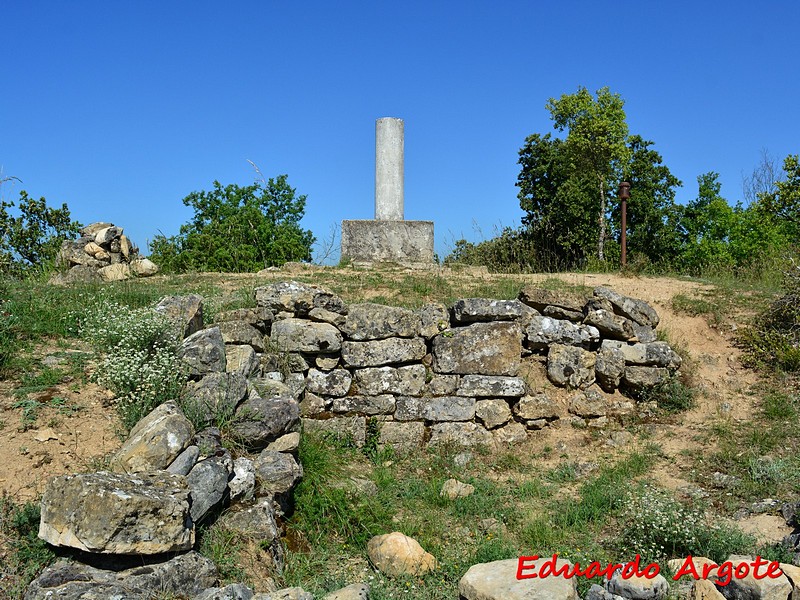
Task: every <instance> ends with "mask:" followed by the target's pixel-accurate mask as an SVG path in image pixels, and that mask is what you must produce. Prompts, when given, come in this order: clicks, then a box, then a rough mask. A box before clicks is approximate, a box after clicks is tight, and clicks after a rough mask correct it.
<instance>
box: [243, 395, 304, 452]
mask: <svg viewBox="0 0 800 600" xmlns="http://www.w3.org/2000/svg"><path fill="white" fill-rule="evenodd" d="M236 416H237V419H236V421H235V422H234V423H233V424H232V425H231V426H230V428H229V429H230V435H231V437H232V438H233V439H235V440H237V441H239V442H240V443H242V444H244V445H245V446H247V447H249V448H254V449H258V448H264V447H265V446H266V445H267V444H269V443H270V442H272V441H274V440H276V439H277V438H279V437H280V436H282V435H283V434H284V433H286V432H287V431H288V430H289V429H290V428H291V427H293V426H294V425H295V423H297V420H298V419H299V418H300V406H299V404H298V403H297V401H296V400H295V399H294V398H292V397H287V396H278V397H276V398H260V397H254V398H248V399H247V400H245V401H244V402H242V403H241V404H240V405H239V407H238V408H237V409H236Z"/></svg>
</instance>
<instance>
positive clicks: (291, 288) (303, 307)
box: [255, 281, 347, 316]
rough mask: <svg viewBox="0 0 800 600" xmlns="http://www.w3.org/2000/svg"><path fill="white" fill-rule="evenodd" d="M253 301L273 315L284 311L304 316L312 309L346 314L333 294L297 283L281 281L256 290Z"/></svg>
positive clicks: (340, 302) (344, 307) (340, 301)
mask: <svg viewBox="0 0 800 600" xmlns="http://www.w3.org/2000/svg"><path fill="white" fill-rule="evenodd" d="M255 299H256V303H257V304H258V306H263V307H266V308H268V309H270V310H271V311H272V312H274V313H278V312H283V311H286V312H293V313H296V314H297V315H299V316H306V315H308V313H309V312H310V311H311V310H313V309H314V308H324V309H325V310H328V311H331V312H335V313H340V314H346V313H347V306H346V305H345V303H344V301H343V300H342V299H341V298H340V297H339V296H337V295H336V294H334V293H333V292H331V291H329V290H327V289H325V288H323V287H320V286H317V285H309V284H306V283H299V282H297V281H281V282H278V283H272V284H270V285H267V286H264V287H260V288H256V289H255Z"/></svg>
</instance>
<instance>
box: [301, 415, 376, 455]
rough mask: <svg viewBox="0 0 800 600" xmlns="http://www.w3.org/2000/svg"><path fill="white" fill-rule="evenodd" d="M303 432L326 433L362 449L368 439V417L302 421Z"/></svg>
mask: <svg viewBox="0 0 800 600" xmlns="http://www.w3.org/2000/svg"><path fill="white" fill-rule="evenodd" d="M302 422H303V431H308V432H316V433H324V434H326V435H331V436H334V437H336V438H339V439H348V441H352V442H353V443H354V444H355V445H356V446H358V447H359V448H361V447H362V446H363V445H364V442H365V441H366V439H367V419H366V417H359V416H355V417H335V418H333V419H302Z"/></svg>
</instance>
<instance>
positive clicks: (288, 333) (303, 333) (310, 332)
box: [270, 318, 342, 354]
mask: <svg viewBox="0 0 800 600" xmlns="http://www.w3.org/2000/svg"><path fill="white" fill-rule="evenodd" d="M270 341H271V342H272V345H273V346H274V347H276V348H278V349H279V350H281V351H285V352H307V353H309V354H318V353H326V352H338V351H339V350H340V349H341V347H342V334H341V333H340V332H339V330H338V329H336V327H334V326H333V325H330V324H329V323H315V322H314V321H307V320H304V319H293V318H292V319H283V320H282V321H276V322H275V323H273V324H272V333H271V334H270Z"/></svg>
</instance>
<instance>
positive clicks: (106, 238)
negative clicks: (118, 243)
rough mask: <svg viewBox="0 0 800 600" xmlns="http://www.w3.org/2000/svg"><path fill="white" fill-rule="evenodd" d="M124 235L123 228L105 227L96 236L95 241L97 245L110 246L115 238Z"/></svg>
mask: <svg viewBox="0 0 800 600" xmlns="http://www.w3.org/2000/svg"><path fill="white" fill-rule="evenodd" d="M121 235H122V228H121V227H114V226H113V225H111V226H109V227H104V228H103V229H99V230H98V231H97V232H96V233H95V234H94V241H95V243H96V244H98V245H100V246H103V245H104V244H110V243H111V241H112V240H113V239H114V238H118V237H119V236H121Z"/></svg>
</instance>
